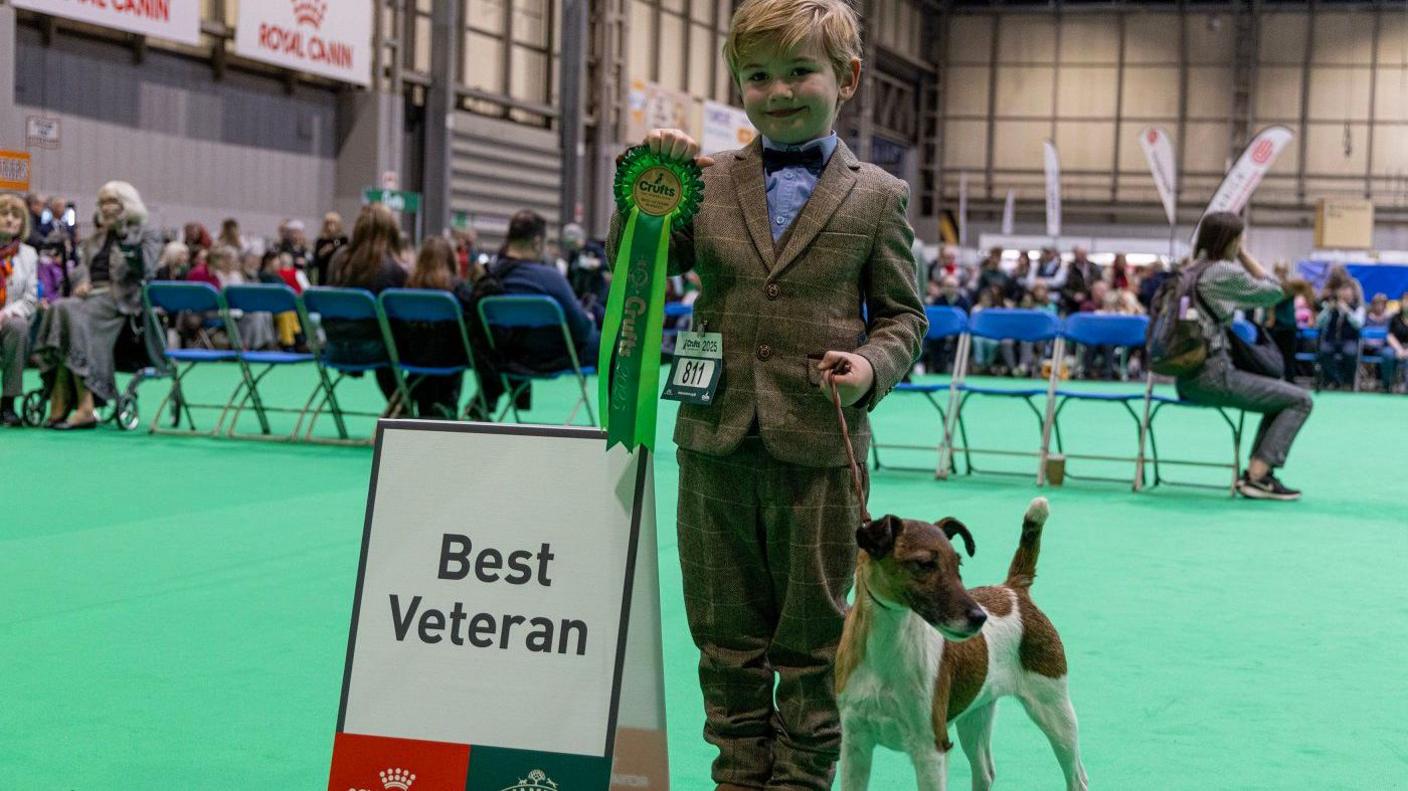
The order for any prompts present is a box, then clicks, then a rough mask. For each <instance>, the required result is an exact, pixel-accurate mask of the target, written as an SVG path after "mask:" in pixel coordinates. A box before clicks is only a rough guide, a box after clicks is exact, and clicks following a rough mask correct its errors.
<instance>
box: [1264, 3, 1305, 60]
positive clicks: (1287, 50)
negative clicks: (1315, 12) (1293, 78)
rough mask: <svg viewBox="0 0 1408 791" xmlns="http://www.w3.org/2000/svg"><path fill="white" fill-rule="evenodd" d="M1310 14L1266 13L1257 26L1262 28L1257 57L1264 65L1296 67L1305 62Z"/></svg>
mask: <svg viewBox="0 0 1408 791" xmlns="http://www.w3.org/2000/svg"><path fill="white" fill-rule="evenodd" d="M1309 19H1310V15H1309V14H1305V13H1301V12H1295V11H1289V12H1282V11H1278V12H1264V13H1262V15H1261V19H1259V20H1258V22H1257V24H1258V26H1259V27H1260V28H1261V35H1260V37H1259V38H1258V42H1259V44H1258V47H1257V56H1258V57H1259V58H1260V60H1261V62H1262V63H1278V64H1283V65H1295V64H1298V63H1301V62H1303V61H1304V60H1305V36H1306V30H1307V29H1308V27H1307V24H1306V23H1307V21H1308V20H1309Z"/></svg>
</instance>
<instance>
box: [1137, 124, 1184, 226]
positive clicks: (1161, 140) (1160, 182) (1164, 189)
mask: <svg viewBox="0 0 1408 791" xmlns="http://www.w3.org/2000/svg"><path fill="white" fill-rule="evenodd" d="M1139 147H1140V148H1142V149H1144V158H1145V159H1146V160H1148V162H1149V172H1150V173H1152V174H1153V176H1154V186H1155V187H1157V188H1158V190H1159V200H1162V201H1163V203H1164V214H1165V215H1167V216H1168V224H1169V225H1174V224H1175V223H1177V222H1178V175H1177V168H1176V167H1175V165H1174V160H1173V141H1172V140H1171V139H1170V138H1169V136H1168V132H1165V131H1164V130H1163V129H1160V128H1159V127H1157V126H1149V127H1145V128H1144V131H1142V132H1140V133H1139Z"/></svg>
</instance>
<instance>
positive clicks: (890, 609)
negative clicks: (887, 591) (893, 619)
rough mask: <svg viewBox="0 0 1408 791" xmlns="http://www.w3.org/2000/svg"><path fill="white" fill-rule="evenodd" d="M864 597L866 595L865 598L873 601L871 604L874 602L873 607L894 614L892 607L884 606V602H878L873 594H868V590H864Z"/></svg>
mask: <svg viewBox="0 0 1408 791" xmlns="http://www.w3.org/2000/svg"><path fill="white" fill-rule="evenodd" d="M865 595H866V596H869V597H870V600H871V601H873V602H875V606H876V607H879V608H880V609H882V610H889V611H890V612H894V611H895V608H894V607H889V606H886V604H885V603H884V602H882V601H880V600H879V599H877V598H875V594H873V593H871V592H870V588H866V589H865Z"/></svg>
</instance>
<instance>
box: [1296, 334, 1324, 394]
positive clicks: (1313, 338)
mask: <svg viewBox="0 0 1408 791" xmlns="http://www.w3.org/2000/svg"><path fill="white" fill-rule="evenodd" d="M1306 349H1308V350H1309V351H1305V350H1306ZM1295 361H1296V363H1297V364H1299V363H1307V364H1309V365H1310V378H1311V387H1312V388H1314V389H1315V390H1316V391H1319V390H1320V384H1321V382H1320V330H1319V329H1318V328H1316V327H1301V328H1300V329H1299V330H1298V331H1297V332H1296V353H1295ZM1291 375H1292V377H1293V378H1294V376H1295V373H1294V372H1292V374H1291Z"/></svg>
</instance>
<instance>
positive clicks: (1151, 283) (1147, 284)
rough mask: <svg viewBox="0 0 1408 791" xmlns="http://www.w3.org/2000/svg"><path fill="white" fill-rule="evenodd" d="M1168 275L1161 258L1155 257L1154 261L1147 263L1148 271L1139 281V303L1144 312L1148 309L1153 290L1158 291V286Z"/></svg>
mask: <svg viewBox="0 0 1408 791" xmlns="http://www.w3.org/2000/svg"><path fill="white" fill-rule="evenodd" d="M1170 276H1171V274H1170V272H1169V271H1168V266H1167V265H1166V264H1165V263H1164V261H1163V259H1161V258H1159V259H1155V260H1154V263H1152V264H1150V265H1149V269H1148V271H1147V272H1146V273H1145V275H1144V277H1143V278H1142V279H1140V281H1139V292H1138V293H1139V304H1140V305H1142V306H1144V312H1146V313H1147V312H1148V311H1149V305H1151V304H1152V303H1153V301H1154V292H1156V291H1158V290H1159V286H1162V285H1163V284H1164V281H1165V280H1168V279H1169V277H1170Z"/></svg>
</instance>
